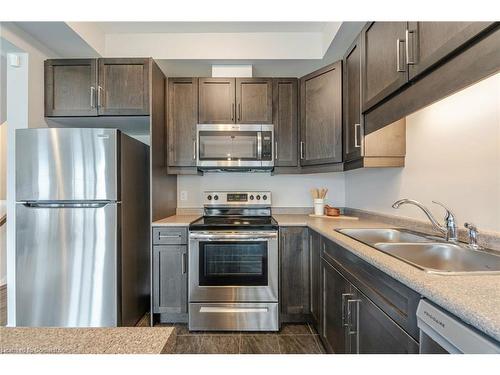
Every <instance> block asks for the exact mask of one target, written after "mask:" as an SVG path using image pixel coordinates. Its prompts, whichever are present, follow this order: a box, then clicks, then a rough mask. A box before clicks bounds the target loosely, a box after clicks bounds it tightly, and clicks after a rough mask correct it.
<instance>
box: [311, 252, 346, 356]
mask: <svg viewBox="0 0 500 375" xmlns="http://www.w3.org/2000/svg"><path fill="white" fill-rule="evenodd" d="M349 294H350V283H349V282H348V281H347V280H346V279H345V278H344V277H343V276H342V275H341V274H340V273H339V272H338V271H337V270H335V268H333V267H332V266H331V265H330V264H329V263H328V262H327V261H325V260H322V261H321V309H322V314H321V326H320V332H319V334H320V337H321V340H322V341H323V344H324V345H325V348H326V350H327V351H328V352H330V353H337V354H345V353H349V350H348V349H347V345H346V344H347V337H346V334H347V333H346V327H345V326H344V319H345V316H344V310H345V309H344V306H343V304H344V303H345V302H344V303H343V301H344V300H345V299H346V298H347V296H348V295H349Z"/></svg>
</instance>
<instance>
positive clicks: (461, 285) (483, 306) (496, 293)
mask: <svg viewBox="0 0 500 375" xmlns="http://www.w3.org/2000/svg"><path fill="white" fill-rule="evenodd" d="M273 216H274V218H275V219H276V220H277V221H278V224H279V225H280V226H308V227H309V228H311V229H313V230H315V231H316V232H318V233H320V234H322V235H323V236H325V237H327V238H328V239H330V240H332V241H334V242H336V243H338V244H340V245H342V246H343V247H344V248H346V249H347V250H349V251H351V252H352V253H353V254H355V255H357V256H359V257H360V258H362V259H364V260H366V261H367V262H368V263H370V264H372V265H374V266H375V267H377V268H379V269H380V270H382V271H384V272H385V273H387V274H388V275H390V276H392V277H394V278H395V279H396V280H399V281H400V282H402V283H403V284H405V285H407V286H408V287H410V288H411V289H413V290H415V291H416V292H418V293H420V294H421V295H422V296H424V297H426V298H428V299H430V300H431V301H433V302H435V303H436V304H438V305H440V306H441V307H443V308H444V309H445V310H448V311H449V312H451V313H453V314H455V315H456V316H457V317H459V318H461V319H462V320H463V321H465V322H466V323H469V324H471V325H472V326H474V327H476V328H478V329H479V330H481V331H483V332H485V333H486V334H488V335H489V336H491V337H493V338H495V339H496V340H499V341H500V275H476V276H462V275H450V276H447V275H434V274H429V273H426V272H424V271H422V270H420V269H418V268H415V267H413V266H411V265H409V264H406V263H404V262H402V261H400V260H398V259H396V258H393V257H391V256H390V255H386V254H384V253H382V252H381V251H378V250H376V249H374V248H372V247H370V246H367V245H365V244H362V243H361V242H358V241H356V240H353V239H351V238H349V237H347V236H345V235H343V234H341V233H338V232H336V231H335V229H341V228H389V227H395V226H394V225H389V224H386V223H385V224H384V223H380V222H377V221H371V220H366V219H361V218H360V219H359V220H340V219H339V220H333V219H321V218H313V217H309V216H307V215H273ZM410 229H411V228H410Z"/></svg>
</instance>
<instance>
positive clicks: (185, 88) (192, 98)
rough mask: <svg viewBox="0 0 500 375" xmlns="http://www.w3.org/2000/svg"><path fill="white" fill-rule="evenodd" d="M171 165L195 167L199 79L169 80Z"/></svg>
mask: <svg viewBox="0 0 500 375" xmlns="http://www.w3.org/2000/svg"><path fill="white" fill-rule="evenodd" d="M167 111H168V117H167V119H168V120H167V121H168V122H167V134H168V165H169V166H174V167H194V166H196V124H197V122H198V79H196V78H169V79H168V106H167Z"/></svg>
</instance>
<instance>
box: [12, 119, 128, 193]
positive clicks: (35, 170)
mask: <svg viewBox="0 0 500 375" xmlns="http://www.w3.org/2000/svg"><path fill="white" fill-rule="evenodd" d="M118 137H119V136H118V131H117V130H115V129H70V128H65V129H20V130H17V131H16V200H17V201H40V200H42V201H56V200H62V201H74V200H79V201H84V200H111V201H114V200H119V190H118V178H119V163H118V148H119V145H118Z"/></svg>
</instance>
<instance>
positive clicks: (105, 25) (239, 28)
mask: <svg viewBox="0 0 500 375" xmlns="http://www.w3.org/2000/svg"><path fill="white" fill-rule="evenodd" d="M332 23H334V22H94V24H96V26H98V27H99V28H100V29H101V30H102V32H103V33H105V34H124V33H127V34H128V33H267V32H271V33H276V32H286V33H294V32H295V33H304V32H307V33H311V32H315V33H320V32H323V31H324V30H325V29H327V27H328V26H329V24H332Z"/></svg>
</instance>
